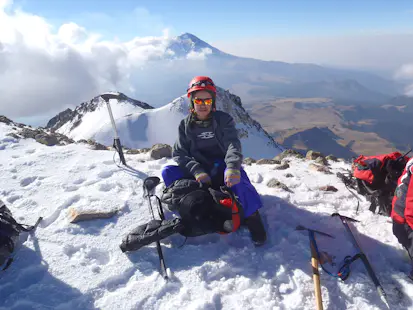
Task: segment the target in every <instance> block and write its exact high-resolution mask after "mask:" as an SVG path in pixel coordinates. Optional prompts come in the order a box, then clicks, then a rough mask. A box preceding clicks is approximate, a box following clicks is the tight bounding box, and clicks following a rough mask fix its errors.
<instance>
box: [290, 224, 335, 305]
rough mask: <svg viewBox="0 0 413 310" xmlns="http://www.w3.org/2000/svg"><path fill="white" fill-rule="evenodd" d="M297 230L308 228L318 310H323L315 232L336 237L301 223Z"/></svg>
mask: <svg viewBox="0 0 413 310" xmlns="http://www.w3.org/2000/svg"><path fill="white" fill-rule="evenodd" d="M296 230H307V231H308V237H309V240H310V248H311V266H312V268H313V282H314V293H315V299H316V306H317V310H323V300H322V297H321V283H320V273H319V270H318V264H319V257H318V253H317V246H316V244H315V236H314V234H315V233H318V234H320V235H322V236H327V237H330V238H334V237H333V236H331V235H329V234H326V233H324V232H321V231H318V230H314V229H309V228H306V227H304V226H301V225H299V226H297V227H296Z"/></svg>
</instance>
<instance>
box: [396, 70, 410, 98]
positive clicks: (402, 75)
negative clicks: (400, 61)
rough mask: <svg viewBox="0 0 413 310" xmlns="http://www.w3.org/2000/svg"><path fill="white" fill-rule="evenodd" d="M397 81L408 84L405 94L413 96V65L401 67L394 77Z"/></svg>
mask: <svg viewBox="0 0 413 310" xmlns="http://www.w3.org/2000/svg"><path fill="white" fill-rule="evenodd" d="M394 77H395V79H398V80H401V81H404V82H407V83H408V85H407V86H406V87H405V93H406V95H408V96H413V63H409V64H405V65H403V66H401V67H400V68H399V69H398V70H397V71H396V73H395V75H394Z"/></svg>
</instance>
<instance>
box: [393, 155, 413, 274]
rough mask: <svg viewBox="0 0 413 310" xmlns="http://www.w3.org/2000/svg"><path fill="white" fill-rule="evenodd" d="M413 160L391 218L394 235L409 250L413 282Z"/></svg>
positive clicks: (396, 196)
mask: <svg viewBox="0 0 413 310" xmlns="http://www.w3.org/2000/svg"><path fill="white" fill-rule="evenodd" d="M412 174H413V158H412V159H410V160H409V162H408V163H407V164H406V167H405V168H404V171H403V174H402V175H401V177H400V178H399V181H398V186H397V188H396V190H395V193H394V197H393V202H392V212H391V217H392V219H393V234H394V235H395V236H396V238H397V240H398V241H399V243H400V244H401V245H402V246H403V247H404V248H405V249H406V250H407V253H408V254H409V256H410V259H411V262H412V269H411V271H410V275H409V277H410V278H411V279H412V280H413V178H412Z"/></svg>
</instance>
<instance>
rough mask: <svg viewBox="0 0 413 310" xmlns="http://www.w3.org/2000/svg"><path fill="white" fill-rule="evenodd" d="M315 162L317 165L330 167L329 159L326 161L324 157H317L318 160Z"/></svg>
mask: <svg viewBox="0 0 413 310" xmlns="http://www.w3.org/2000/svg"><path fill="white" fill-rule="evenodd" d="M314 162H315V163H317V164H320V165H324V166H328V161H327V159H325V158H324V157H321V156H320V157H317V159H316V160H315V161H314Z"/></svg>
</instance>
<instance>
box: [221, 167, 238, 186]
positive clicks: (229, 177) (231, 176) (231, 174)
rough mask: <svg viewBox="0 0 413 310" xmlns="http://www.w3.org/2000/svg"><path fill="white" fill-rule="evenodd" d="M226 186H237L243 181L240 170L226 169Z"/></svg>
mask: <svg viewBox="0 0 413 310" xmlns="http://www.w3.org/2000/svg"><path fill="white" fill-rule="evenodd" d="M224 180H225V185H227V186H228V187H231V186H234V185H237V184H238V183H239V182H240V181H241V172H240V171H239V170H238V169H226V170H225V173H224Z"/></svg>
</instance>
